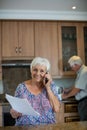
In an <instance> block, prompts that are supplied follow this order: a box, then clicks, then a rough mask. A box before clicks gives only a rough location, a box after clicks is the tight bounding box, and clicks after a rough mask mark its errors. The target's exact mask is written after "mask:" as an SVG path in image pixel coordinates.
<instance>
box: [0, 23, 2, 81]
mask: <svg viewBox="0 0 87 130" xmlns="http://www.w3.org/2000/svg"><path fill="white" fill-rule="evenodd" d="M1 79H2V67H1V21H0V80H1Z"/></svg>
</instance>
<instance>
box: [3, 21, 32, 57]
mask: <svg viewBox="0 0 87 130" xmlns="http://www.w3.org/2000/svg"><path fill="white" fill-rule="evenodd" d="M32 57H34V24H33V22H32V21H2V59H29V58H32Z"/></svg>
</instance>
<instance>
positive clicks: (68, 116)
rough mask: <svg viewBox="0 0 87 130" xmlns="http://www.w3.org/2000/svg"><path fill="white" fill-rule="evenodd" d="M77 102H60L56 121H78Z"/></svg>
mask: <svg viewBox="0 0 87 130" xmlns="http://www.w3.org/2000/svg"><path fill="white" fill-rule="evenodd" d="M77 105H78V104H77V102H71V101H70V102H62V103H61V108H60V112H59V113H57V114H56V120H57V123H64V122H74V121H79V120H80V118H79V115H78V109H77Z"/></svg>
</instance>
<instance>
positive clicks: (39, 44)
mask: <svg viewBox="0 0 87 130" xmlns="http://www.w3.org/2000/svg"><path fill="white" fill-rule="evenodd" d="M35 56H40V57H44V58H47V59H48V60H49V61H50V63H51V74H52V76H54V77H55V76H58V58H59V56H58V34H57V22H44V21H43V22H35Z"/></svg>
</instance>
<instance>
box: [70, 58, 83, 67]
mask: <svg viewBox="0 0 87 130" xmlns="http://www.w3.org/2000/svg"><path fill="white" fill-rule="evenodd" d="M68 63H69V64H70V66H73V65H75V64H77V65H82V64H83V62H82V59H81V58H80V57H79V56H72V57H71V58H70V59H69V60H68Z"/></svg>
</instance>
